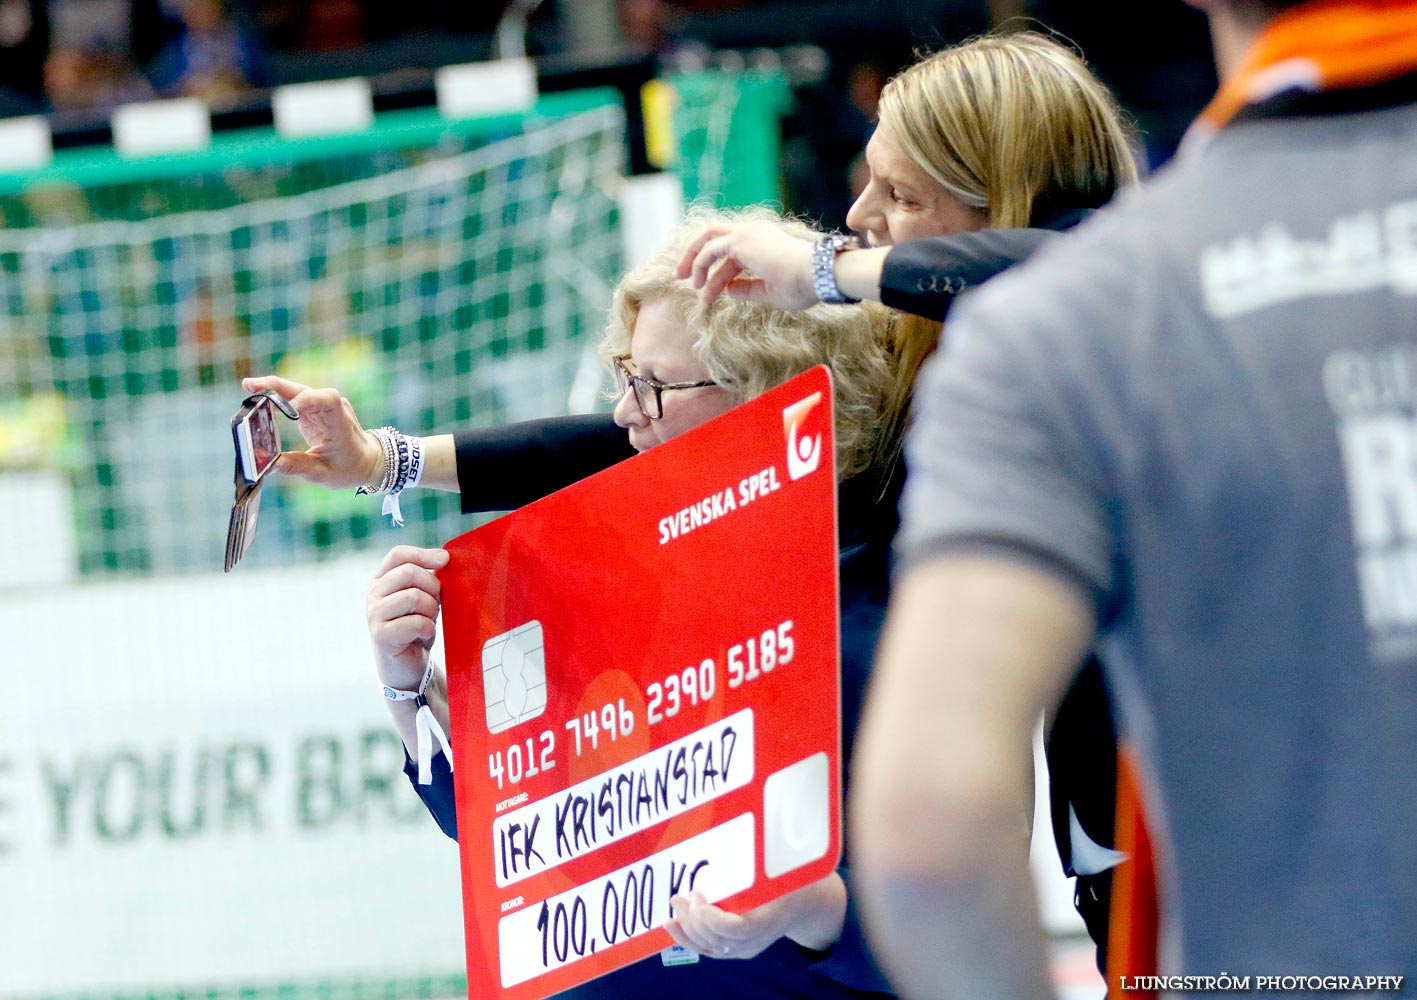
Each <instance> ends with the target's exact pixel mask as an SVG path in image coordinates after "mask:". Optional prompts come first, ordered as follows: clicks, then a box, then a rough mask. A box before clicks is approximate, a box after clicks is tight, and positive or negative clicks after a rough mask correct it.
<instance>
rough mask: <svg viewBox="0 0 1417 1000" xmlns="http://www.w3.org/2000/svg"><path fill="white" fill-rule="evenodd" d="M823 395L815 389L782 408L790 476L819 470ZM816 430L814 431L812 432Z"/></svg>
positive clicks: (792, 477)
mask: <svg viewBox="0 0 1417 1000" xmlns="http://www.w3.org/2000/svg"><path fill="white" fill-rule="evenodd" d="M821 401H822V394H821V393H820V392H814V393H812V395H810V396H808V397H807V398H806V399H802V400H798V401H797V402H795V403H793V404H792V405H791V406H789V407H787V408H785V409H784V410H783V411H782V429H783V432H784V433H785V434H786V435H787V477H788V478H789V479H801V478H802V477H803V476H806V475H810V474H811V473H813V472H816V471H817V467H818V466H819V465H821V464H822V435H821V425H820V423H819V422H820V420H821V417H820V416H818V417H816V418H815V419H813V413H818V414H819V413H820V412H821V411H820V410H818V408H817V404H819V403H820V402H821ZM814 431H815V433H813V432H814Z"/></svg>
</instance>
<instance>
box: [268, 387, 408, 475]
mask: <svg viewBox="0 0 1417 1000" xmlns="http://www.w3.org/2000/svg"><path fill="white" fill-rule="evenodd" d="M241 387H242V388H243V389H245V390H246V391H247V392H260V391H261V390H263V389H272V390H274V391H275V392H277V393H279V394H280V395H281V396H283V397H284V398H285V399H287V400H289V401H290V403H291V404H292V405H293V406H294V407H295V409H296V411H297V412H298V413H299V414H300V419H299V420H297V421H296V426H297V427H298V428H299V429H300V436H301V437H303V438H304V439H305V444H306V446H307V447H306V450H305V451H285V452H282V453H281V456H280V458H279V459H278V460H277V461H276V465H275V471H276V472H278V473H280V474H282V475H287V476H295V477H297V478H299V479H304V480H306V481H308V482H312V483H316V484H318V485H320V486H327V487H330V488H333V489H342V488H347V487H352V486H363V485H366V484H370V485H372V484H376V483H378V482H379V480H380V478H381V477H382V476H383V472H384V454H383V449H382V448H381V447H380V445H379V442H378V440H377V439H376V438H374V437H373V435H371V434H369V433H368V432H367V431H365V430H364V427H363V425H361V424H360V422H359V418H358V417H357V416H355V413H354V407H353V406H352V405H351V404H350V402H349V400H347V399H345V398H344V397H343V396H341V395H340V392H339V390H338V389H312V388H310V387H309V386H307V385H301V384H300V383H299V382H292V381H290V380H289V379H284V378H280V377H278V376H275V375H263V376H259V377H253V378H247V379H242V380H241Z"/></svg>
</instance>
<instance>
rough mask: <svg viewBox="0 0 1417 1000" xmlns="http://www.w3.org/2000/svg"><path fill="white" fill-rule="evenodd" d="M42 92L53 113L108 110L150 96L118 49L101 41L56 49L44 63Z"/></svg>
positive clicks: (141, 80)
mask: <svg viewBox="0 0 1417 1000" xmlns="http://www.w3.org/2000/svg"><path fill="white" fill-rule="evenodd" d="M44 91H45V94H46V96H47V97H48V101H49V107H50V109H51V110H53V111H73V112H81V111H107V110H110V109H112V108H114V107H117V106H118V105H120V104H126V103H128V102H130V101H143V100H147V99H149V98H151V97H152V96H153V92H152V88H151V87H149V86H148V83H147V81H146V80H144V79H143V78H142V77H141V76H140V75H139V74H138V72H137V70H136V69H135V68H134V67H133V63H132V61H131V60H130V59H129V58H128V55H127V53H126V52H125V51H123V50H122V49H121V48H118V47H116V46H114V45H112V44H109V43H104V42H97V41H95V42H91V43H89V44H87V45H80V46H61V47H56V48H55V50H54V51H53V52H51V53H50V54H49V58H48V59H46V60H45V62H44Z"/></svg>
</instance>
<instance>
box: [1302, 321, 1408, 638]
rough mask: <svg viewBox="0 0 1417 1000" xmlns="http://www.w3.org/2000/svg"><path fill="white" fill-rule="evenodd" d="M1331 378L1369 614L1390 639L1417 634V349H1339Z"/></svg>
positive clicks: (1327, 382)
mask: <svg viewBox="0 0 1417 1000" xmlns="http://www.w3.org/2000/svg"><path fill="white" fill-rule="evenodd" d="M1323 380H1324V392H1325V394H1326V395H1327V396H1328V401H1329V405H1330V406H1331V407H1332V408H1333V411H1334V413H1335V415H1336V416H1337V417H1338V441H1339V447H1340V450H1341V452H1342V455H1343V466H1344V471H1345V473H1346V476H1347V480H1348V506H1349V514H1350V516H1351V518H1352V522H1353V544H1354V549H1355V551H1356V554H1357V566H1356V569H1357V575H1358V588H1359V591H1360V593H1361V596H1362V600H1363V617H1364V619H1365V621H1366V623H1367V626H1368V631H1369V634H1370V636H1371V637H1372V638H1373V639H1374V640H1376V641H1377V642H1378V643H1379V644H1386V643H1387V642H1389V641H1392V640H1395V639H1398V638H1400V637H1402V636H1403V634H1407V635H1408V636H1411V635H1413V634H1417V347H1395V348H1391V349H1389V350H1386V351H1382V352H1372V353H1368V352H1364V353H1359V352H1357V351H1346V350H1345V351H1338V352H1336V353H1334V354H1331V355H1329V357H1328V358H1327V359H1325V361H1324V368H1323Z"/></svg>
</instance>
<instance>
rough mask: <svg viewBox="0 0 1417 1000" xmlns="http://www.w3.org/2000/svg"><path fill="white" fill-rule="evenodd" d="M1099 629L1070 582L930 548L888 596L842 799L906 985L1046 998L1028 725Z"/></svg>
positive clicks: (877, 932)
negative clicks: (1027, 831) (1031, 840)
mask: <svg viewBox="0 0 1417 1000" xmlns="http://www.w3.org/2000/svg"><path fill="white" fill-rule="evenodd" d="M1092 633H1093V614H1092V611H1091V605H1090V604H1089V603H1088V601H1087V599H1086V597H1085V596H1084V594H1083V593H1082V591H1081V589H1080V588H1079V587H1078V586H1077V585H1076V584H1075V583H1073V582H1072V581H1070V580H1065V579H1064V578H1062V577H1061V576H1059V575H1057V574H1054V573H1052V572H1050V571H1048V570H1045V569H1043V568H1041V567H1039V566H1036V565H1034V564H1032V563H1030V562H1027V561H1024V560H1023V559H1015V558H1009V557H1006V556H1002V555H999V556H993V555H963V554H945V555H939V556H936V557H935V558H933V559H931V560H930V561H928V562H923V563H921V564H919V565H917V566H915V567H914V568H912V569H910V570H909V571H908V572H906V574H905V575H904V577H903V578H902V580H901V581H900V584H899V585H898V586H897V587H896V589H895V591H894V594H893V596H892V598H891V607H890V612H889V615H888V618H887V622H886V630H885V635H884V638H883V641H882V646H881V651H880V654H879V656H878V658H877V664H876V668H875V672H874V674H873V678H872V687H871V691H870V694H869V697H868V701H867V707H866V715H865V718H864V720H863V723H862V727H861V732H860V735H859V736H858V738H857V742H856V758H855V760H854V762H853V768H854V770H853V781H852V795H851V801H850V802H849V803H848V810H849V816H850V823H851V844H852V851H853V855H854V864H855V869H854V875H855V878H854V880H853V881H854V884H853V889H854V890H855V891H856V893H857V898H858V901H859V904H860V906H861V908H862V910H863V912H864V914H865V917H866V924H867V930H868V932H869V935H870V938H871V942H872V944H873V950H874V952H875V954H876V955H877V957H878V958H879V959H880V960H881V963H882V966H883V967H884V969H885V971H886V973H887V975H888V976H890V977H891V979H892V981H893V982H894V984H895V985H896V986H897V987H898V988H899V989H900V991H901V992H902V993H903V994H905V995H907V996H910V997H920V998H925V997H940V998H946V997H950V998H953V997H985V996H990V997H994V996H997V997H1019V998H1032V997H1038V998H1042V997H1046V996H1049V995H1050V994H1049V986H1048V977H1047V972H1046V964H1045V961H1044V948H1043V941H1042V935H1041V933H1040V930H1039V927H1038V918H1037V908H1036V907H1037V903H1036V900H1035V898H1034V893H1033V885H1032V880H1031V876H1030V874H1029V867H1028V842H1027V837H1026V836H1025V835H1024V831H1023V817H1025V816H1026V815H1027V814H1028V809H1029V803H1028V802H1027V799H1028V795H1029V789H1028V788H1027V779H1026V775H1027V774H1028V773H1029V768H1030V763H1029V757H1030V752H1031V746H1032V740H1031V734H1032V729H1033V725H1034V722H1035V720H1036V719H1037V718H1038V714H1039V712H1041V711H1042V709H1043V708H1044V706H1045V705H1047V704H1050V703H1051V702H1052V701H1053V700H1054V699H1056V697H1057V696H1058V694H1059V692H1060V691H1061V688H1062V686H1063V684H1064V682H1065V681H1066V680H1067V678H1068V676H1070V674H1071V672H1072V671H1073V670H1074V669H1075V668H1076V667H1077V664H1078V662H1079V660H1080V659H1081V657H1082V655H1083V654H1084V652H1085V650H1086V649H1087V646H1088V643H1089V641H1090V640H1091V637H1092Z"/></svg>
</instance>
